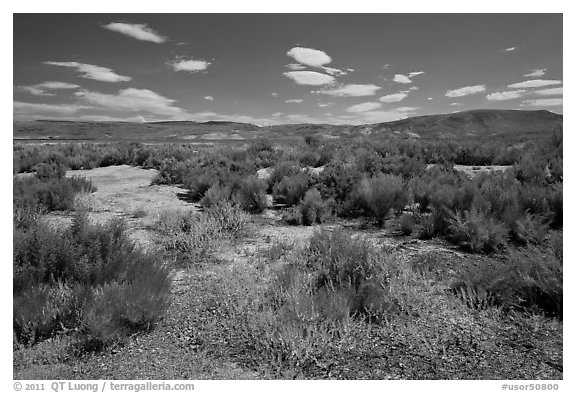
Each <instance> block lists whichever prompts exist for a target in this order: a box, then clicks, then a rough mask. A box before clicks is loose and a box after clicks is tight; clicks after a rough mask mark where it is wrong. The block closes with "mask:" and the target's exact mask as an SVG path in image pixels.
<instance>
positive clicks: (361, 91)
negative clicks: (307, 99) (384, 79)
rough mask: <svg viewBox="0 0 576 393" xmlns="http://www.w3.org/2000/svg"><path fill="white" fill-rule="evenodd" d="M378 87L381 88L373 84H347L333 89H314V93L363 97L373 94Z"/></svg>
mask: <svg viewBox="0 0 576 393" xmlns="http://www.w3.org/2000/svg"><path fill="white" fill-rule="evenodd" d="M380 89H381V87H380V86H376V85H373V84H369V85H357V84H349V85H343V86H339V87H336V88H334V89H326V90H319V91H316V92H315V93H320V94H327V95H331V96H336V97H364V96H373V95H374V94H376V92H377V91H378V90H380Z"/></svg>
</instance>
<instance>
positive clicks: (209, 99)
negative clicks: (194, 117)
mask: <svg viewBox="0 0 576 393" xmlns="http://www.w3.org/2000/svg"><path fill="white" fill-rule="evenodd" d="M204 99H205V100H206V101H214V97H212V96H205V97H204Z"/></svg>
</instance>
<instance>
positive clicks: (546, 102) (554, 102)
mask: <svg viewBox="0 0 576 393" xmlns="http://www.w3.org/2000/svg"><path fill="white" fill-rule="evenodd" d="M563 102H564V101H563V99H562V98H542V99H538V100H526V101H523V102H522V106H562V105H563Z"/></svg>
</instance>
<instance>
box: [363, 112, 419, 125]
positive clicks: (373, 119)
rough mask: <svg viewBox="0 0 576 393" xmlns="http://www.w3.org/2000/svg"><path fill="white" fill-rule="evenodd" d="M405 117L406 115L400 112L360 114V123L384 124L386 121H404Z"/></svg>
mask: <svg viewBox="0 0 576 393" xmlns="http://www.w3.org/2000/svg"><path fill="white" fill-rule="evenodd" d="M407 117H408V115H407V113H405V112H400V111H372V112H364V113H362V122H363V123H384V122H388V121H394V120H401V119H405V118H407Z"/></svg>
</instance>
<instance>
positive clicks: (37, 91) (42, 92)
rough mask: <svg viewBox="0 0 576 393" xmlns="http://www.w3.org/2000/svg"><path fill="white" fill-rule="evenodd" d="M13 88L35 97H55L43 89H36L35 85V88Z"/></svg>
mask: <svg viewBox="0 0 576 393" xmlns="http://www.w3.org/2000/svg"><path fill="white" fill-rule="evenodd" d="M15 87H16V88H17V89H18V90H22V91H25V92H28V93H30V94H32V95H35V96H55V95H56V94H54V93H48V92H47V91H45V90H44V89H41V88H39V87H37V85H36V86H15Z"/></svg>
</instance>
